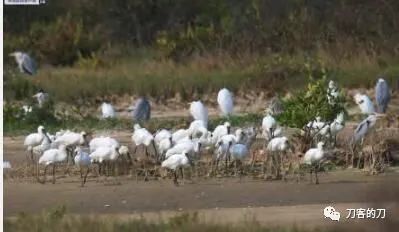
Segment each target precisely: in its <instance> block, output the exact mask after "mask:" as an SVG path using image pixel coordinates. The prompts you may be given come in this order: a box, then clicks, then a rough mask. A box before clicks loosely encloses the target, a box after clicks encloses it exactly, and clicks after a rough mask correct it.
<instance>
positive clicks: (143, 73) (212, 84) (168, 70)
mask: <svg viewBox="0 0 399 232" xmlns="http://www.w3.org/2000/svg"><path fill="white" fill-rule="evenodd" d="M148 53H149V54H147V55H140V57H138V58H137V57H134V56H132V57H124V58H118V59H116V60H107V59H106V57H105V58H101V57H100V58H97V57H96V58H95V59H94V58H93V60H90V59H89V60H87V59H86V60H85V61H84V63H85V64H86V63H89V64H90V62H92V63H94V65H81V64H80V63H78V65H75V67H56V68H55V67H54V68H50V67H42V68H41V69H40V71H39V73H38V75H37V76H36V77H35V79H34V80H33V81H32V82H30V85H34V86H36V87H31V88H29V87H27V85H29V83H27V82H26V81H22V80H21V79H20V78H11V79H10V80H9V81H7V85H8V87H7V88H6V89H5V98H6V99H7V100H12V99H15V98H17V99H20V100H21V99H24V97H27V96H29V94H30V92H33V91H34V89H35V88H39V87H41V88H44V89H45V90H47V91H48V92H49V93H51V94H52V96H54V98H55V99H56V100H59V101H65V102H69V103H73V102H76V101H77V100H78V99H85V100H93V99H96V98H99V97H100V98H101V97H104V96H109V95H119V96H121V95H125V94H127V95H147V96H151V97H154V98H156V99H168V98H173V97H175V96H176V95H179V96H180V97H181V98H182V100H183V101H187V100H191V99H193V98H195V97H200V96H202V95H205V94H207V93H210V92H215V91H217V90H218V89H219V88H221V87H228V88H229V89H231V90H233V91H234V92H236V93H237V92H245V91H247V90H248V89H251V90H258V91H262V90H268V91H286V90H290V89H292V88H297V87H298V85H303V84H304V83H306V82H307V72H308V70H307V69H308V67H309V66H311V69H312V71H315V72H318V71H320V70H321V69H324V68H326V69H327V70H329V73H330V76H331V78H333V79H336V80H338V81H339V82H340V83H341V84H342V85H344V86H348V87H369V86H371V85H373V84H374V81H375V78H376V76H377V75H378V74H386V75H387V77H388V80H393V78H394V76H393V75H394V74H395V73H398V72H399V66H397V65H396V64H397V62H396V61H397V59H396V60H395V59H393V58H390V57H389V56H388V55H377V54H369V53H367V52H366V51H364V52H361V51H360V52H359V53H356V55H341V56H339V55H336V54H341V53H340V52H333V51H332V50H326V49H319V50H318V51H316V52H314V53H312V54H310V55H309V54H307V53H303V54H300V55H282V54H274V55H273V54H271V55H267V56H259V55H254V54H248V53H247V54H245V53H244V54H241V55H236V56H234V57H233V56H230V55H227V54H223V53H222V54H216V55H202V56H193V57H191V58H187V60H184V61H181V62H175V61H172V60H170V59H165V58H160V57H158V56H157V55H151V54H152V52H150V51H148ZM342 54H344V53H342ZM104 56H105V55H104ZM98 59H103V60H104V61H103V62H99V61H98ZM79 64H80V65H79ZM9 76H10V75H8V77H7V78H6V79H8V78H9ZM21 88H24V89H25V90H24V91H23V92H22V93H20V95H21V96H15V92H17V91H19V90H20V89H21ZM24 94H25V95H24ZM23 95H24V96H23Z"/></svg>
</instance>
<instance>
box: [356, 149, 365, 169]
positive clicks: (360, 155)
mask: <svg viewBox="0 0 399 232" xmlns="http://www.w3.org/2000/svg"><path fill="white" fill-rule="evenodd" d="M361 159H364V155H363V152H359V157H358V160H357V168H358V169H360V160H361ZM363 163H364V162H363ZM363 166H364V165H363Z"/></svg>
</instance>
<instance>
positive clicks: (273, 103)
mask: <svg viewBox="0 0 399 232" xmlns="http://www.w3.org/2000/svg"><path fill="white" fill-rule="evenodd" d="M268 109H269V112H270V114H271V115H279V114H281V113H282V112H284V107H283V103H282V102H281V100H280V99H279V98H278V96H276V97H273V98H272V99H271V100H270V104H269V108H268Z"/></svg>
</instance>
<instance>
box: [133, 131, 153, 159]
mask: <svg viewBox="0 0 399 232" xmlns="http://www.w3.org/2000/svg"><path fill="white" fill-rule="evenodd" d="M132 141H133V143H134V144H135V145H136V146H135V148H134V153H136V151H137V147H138V146H140V145H144V148H145V154H146V155H148V150H147V149H148V146H150V145H151V144H152V146H153V148H154V151H155V156H156V157H157V158H159V157H158V153H157V148H156V146H155V142H154V136H153V135H152V134H151V133H150V132H149V131H148V130H147V129H145V128H141V127H140V125H138V124H135V125H134V132H133V135H132Z"/></svg>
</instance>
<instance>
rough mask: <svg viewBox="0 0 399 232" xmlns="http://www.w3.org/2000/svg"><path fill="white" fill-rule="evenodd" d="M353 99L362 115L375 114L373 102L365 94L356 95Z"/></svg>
mask: <svg viewBox="0 0 399 232" xmlns="http://www.w3.org/2000/svg"><path fill="white" fill-rule="evenodd" d="M354 98H355V102H356V104H357V105H358V106H359V108H360V111H361V112H362V114H366V115H370V114H373V113H375V109H374V105H373V102H372V101H371V100H370V98H369V97H368V96H367V95H366V94H360V93H356V94H355V96H354Z"/></svg>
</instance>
